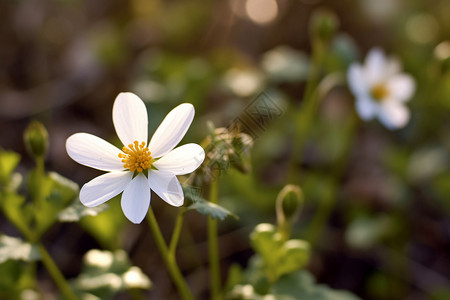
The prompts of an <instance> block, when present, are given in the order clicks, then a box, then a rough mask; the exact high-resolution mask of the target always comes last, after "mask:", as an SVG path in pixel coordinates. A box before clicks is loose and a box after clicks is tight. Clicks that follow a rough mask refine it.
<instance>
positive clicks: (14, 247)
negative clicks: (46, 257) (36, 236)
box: [0, 235, 40, 263]
mask: <svg viewBox="0 0 450 300" xmlns="http://www.w3.org/2000/svg"><path fill="white" fill-rule="evenodd" d="M39 258H40V254H39V249H38V248H37V246H35V245H32V244H30V243H26V242H24V241H23V240H21V239H19V238H15V237H11V236H7V235H2V236H0V263H3V262H5V261H7V260H9V259H12V260H23V261H35V260H38V259H39Z"/></svg>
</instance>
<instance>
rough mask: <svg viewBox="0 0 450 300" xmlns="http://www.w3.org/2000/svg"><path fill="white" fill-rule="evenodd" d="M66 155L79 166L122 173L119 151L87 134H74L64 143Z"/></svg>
mask: <svg viewBox="0 0 450 300" xmlns="http://www.w3.org/2000/svg"><path fill="white" fill-rule="evenodd" d="M66 150H67V154H69V156H70V157H71V158H72V159H73V160H74V161H76V162H77V163H79V164H82V165H85V166H88V167H91V168H94V169H98V170H102V171H122V170H123V169H124V168H123V163H122V162H121V159H120V158H119V156H118V155H119V153H121V151H120V150H119V149H118V148H117V147H115V146H113V145H111V144H110V143H108V142H107V141H105V140H103V139H101V138H99V137H97V136H95V135H92V134H89V133H75V134H74V135H71V136H70V137H69V138H68V139H67V141H66Z"/></svg>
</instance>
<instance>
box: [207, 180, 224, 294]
mask: <svg viewBox="0 0 450 300" xmlns="http://www.w3.org/2000/svg"><path fill="white" fill-rule="evenodd" d="M218 196H219V187H218V180H213V181H212V182H211V186H210V190H209V201H210V202H211V203H214V204H217V203H218ZM208 253H209V272H210V276H211V299H212V300H218V299H221V284H220V264H219V239H218V223H217V219H213V218H211V216H209V217H208Z"/></svg>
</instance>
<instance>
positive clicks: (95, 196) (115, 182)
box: [80, 172, 133, 207]
mask: <svg viewBox="0 0 450 300" xmlns="http://www.w3.org/2000/svg"><path fill="white" fill-rule="evenodd" d="M132 177H133V173H132V172H112V173H106V174H103V175H101V176H98V177H96V178H94V179H92V180H91V181H89V182H88V183H86V184H85V185H83V187H82V188H81V190H80V201H81V203H83V204H84V205H85V206H88V207H94V206H97V205H100V204H102V203H104V202H106V201H108V200H109V199H111V198H112V197H115V196H117V195H119V194H120V193H121V192H122V191H123V190H124V189H125V187H126V185H127V184H128V183H129V182H130V181H131V178H132Z"/></svg>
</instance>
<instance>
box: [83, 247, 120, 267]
mask: <svg viewBox="0 0 450 300" xmlns="http://www.w3.org/2000/svg"><path fill="white" fill-rule="evenodd" d="M113 260H114V258H113V255H112V253H111V252H107V251H100V250H91V251H89V252H88V253H87V254H86V262H87V263H88V264H90V265H92V266H96V267H99V268H105V269H106V268H109V267H110V266H111V264H112V263H113Z"/></svg>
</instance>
